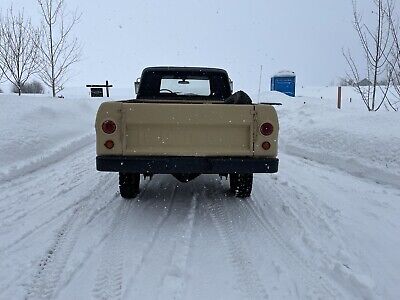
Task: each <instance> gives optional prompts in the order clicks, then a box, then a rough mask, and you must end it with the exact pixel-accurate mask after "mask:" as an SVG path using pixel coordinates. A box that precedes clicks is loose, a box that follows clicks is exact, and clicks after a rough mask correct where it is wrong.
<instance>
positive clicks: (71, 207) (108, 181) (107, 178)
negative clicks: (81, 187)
mask: <svg viewBox="0 0 400 300" xmlns="http://www.w3.org/2000/svg"><path fill="white" fill-rule="evenodd" d="M103 181H104V182H103ZM112 185H114V182H112V180H111V176H109V175H108V174H107V175H104V176H103V177H102V179H101V183H99V184H97V185H96V186H95V187H94V189H93V191H96V190H99V189H102V190H106V189H107V188H108V187H111V186H112ZM90 197H91V194H89V195H86V196H84V197H82V198H80V199H79V200H76V201H74V202H73V203H71V204H69V205H67V206H66V207H64V208H63V209H61V210H59V211H57V213H55V214H54V215H52V216H51V217H50V218H48V219H46V220H45V221H43V222H41V223H40V224H38V225H35V226H34V227H31V228H30V229H29V230H27V231H25V232H24V233H22V234H20V235H19V236H18V237H17V238H15V239H14V240H13V241H12V242H11V243H10V244H9V245H7V246H5V247H3V248H1V249H0V253H1V252H5V251H8V250H10V249H11V248H13V247H15V246H16V245H18V244H19V243H21V242H22V241H24V240H25V239H26V238H28V237H29V236H31V235H32V234H34V233H36V232H37V231H38V230H40V229H42V228H44V227H45V226H46V225H48V224H50V223H51V222H53V221H54V220H56V219H58V218H60V217H61V216H62V215H64V214H65V213H68V212H70V211H71V210H73V211H74V210H77V208H78V207H79V205H80V204H81V203H82V202H85V201H87V200H89V199H90Z"/></svg>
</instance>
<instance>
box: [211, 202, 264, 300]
mask: <svg viewBox="0 0 400 300" xmlns="http://www.w3.org/2000/svg"><path fill="white" fill-rule="evenodd" d="M212 198H215V197H210V196H208V197H206V206H207V208H208V213H209V214H210V217H211V220H212V222H213V224H214V226H215V228H216V229H217V232H218V234H219V236H220V238H221V240H222V243H223V245H224V246H225V248H226V250H227V252H228V255H229V260H230V262H231V263H232V265H233V267H234V269H235V271H236V277H237V281H238V285H239V287H242V292H243V293H244V296H245V297H248V298H250V299H268V293H267V291H266V290H265V287H264V286H263V284H262V282H261V280H260V278H259V275H258V273H257V270H256V268H255V267H254V266H253V263H252V262H251V260H250V259H249V256H248V255H247V254H246V252H245V250H244V249H243V247H242V245H241V242H240V240H241V238H240V237H238V236H237V233H236V231H235V229H234V227H233V222H232V217H231V216H228V214H227V211H226V209H225V207H224V203H223V202H224V199H223V198H222V197H219V198H217V199H212Z"/></svg>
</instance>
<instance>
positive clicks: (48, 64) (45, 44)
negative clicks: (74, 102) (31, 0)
mask: <svg viewBox="0 0 400 300" xmlns="http://www.w3.org/2000/svg"><path fill="white" fill-rule="evenodd" d="M37 2H38V4H39V6H40V11H41V14H42V23H41V36H42V39H41V41H40V43H39V44H38V48H39V52H40V59H41V65H42V69H41V71H40V73H39V76H40V78H41V80H42V81H43V83H44V84H45V85H47V86H48V87H49V88H51V90H52V94H53V97H55V96H56V94H57V93H58V92H59V91H61V90H62V89H63V87H64V84H65V83H66V82H67V80H68V79H69V77H68V72H69V70H70V67H71V66H72V65H73V64H75V63H76V62H78V61H79V59H80V56H81V46H80V44H79V43H78V40H77V39H76V38H74V37H73V36H72V30H73V28H74V27H75V25H76V24H77V23H78V21H79V18H80V15H79V14H78V13H77V11H75V12H74V13H72V14H67V13H66V12H65V3H64V0H37Z"/></svg>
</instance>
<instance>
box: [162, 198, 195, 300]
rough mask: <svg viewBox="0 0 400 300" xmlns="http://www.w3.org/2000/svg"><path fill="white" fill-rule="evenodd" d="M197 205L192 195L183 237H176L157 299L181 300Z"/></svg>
mask: <svg viewBox="0 0 400 300" xmlns="http://www.w3.org/2000/svg"><path fill="white" fill-rule="evenodd" d="M197 204H198V194H197V193H196V194H194V195H193V197H192V199H191V203H190V209H189V213H188V215H187V216H186V218H185V221H184V224H185V225H186V226H185V230H184V233H183V235H181V236H179V237H178V241H177V242H176V245H175V249H174V254H173V257H172V259H171V266H170V269H172V272H169V273H168V274H166V275H165V276H164V278H163V279H162V286H161V291H160V293H159V295H158V298H159V299H182V298H183V292H184V289H185V281H184V278H185V274H186V269H187V259H188V256H189V252H190V245H191V242H192V236H193V228H194V222H195V220H196V212H197Z"/></svg>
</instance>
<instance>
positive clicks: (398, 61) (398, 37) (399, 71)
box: [387, 10, 400, 110]
mask: <svg viewBox="0 0 400 300" xmlns="http://www.w3.org/2000/svg"><path fill="white" fill-rule="evenodd" d="M394 11H395V10H393V11H390V10H389V11H388V12H387V16H388V19H389V22H390V24H391V33H392V38H393V41H394V47H393V50H392V53H391V57H390V58H389V64H390V66H391V68H392V70H393V82H392V83H393V91H392V92H391V95H392V96H393V97H394V100H393V101H389V105H390V106H391V107H392V108H393V109H394V110H399V107H400V24H399V21H400V20H399V15H395V14H394Z"/></svg>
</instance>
